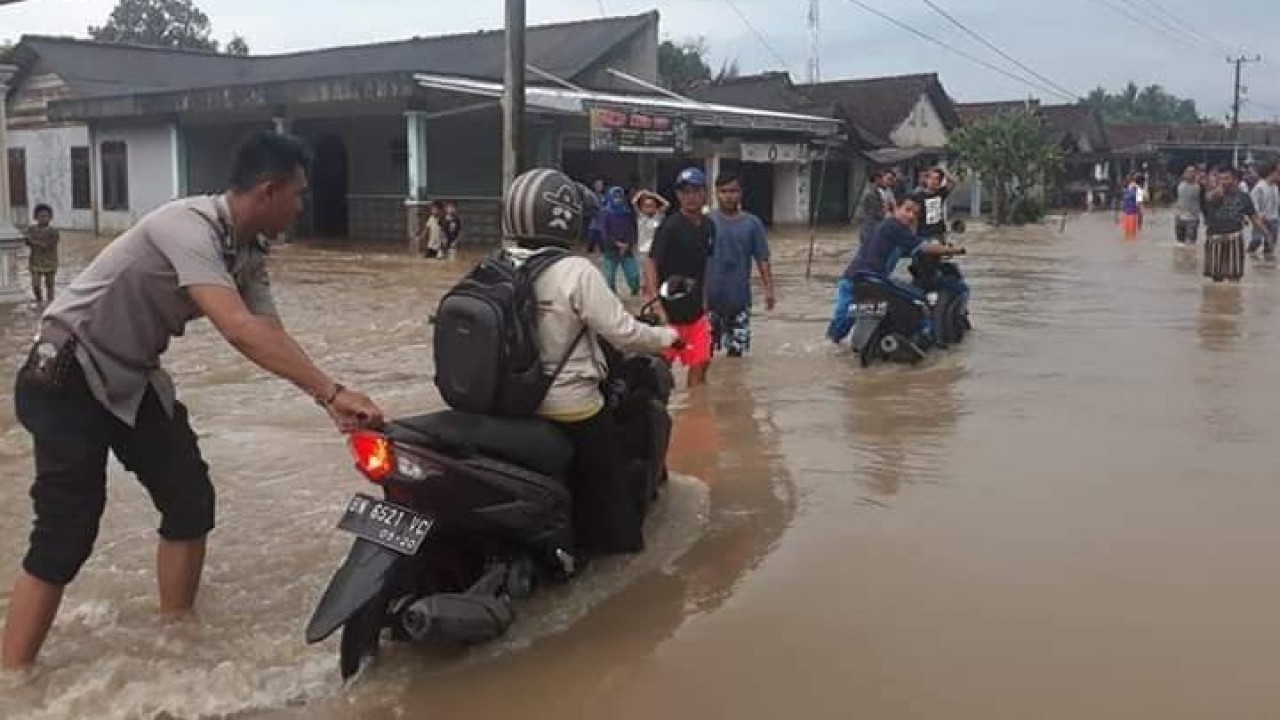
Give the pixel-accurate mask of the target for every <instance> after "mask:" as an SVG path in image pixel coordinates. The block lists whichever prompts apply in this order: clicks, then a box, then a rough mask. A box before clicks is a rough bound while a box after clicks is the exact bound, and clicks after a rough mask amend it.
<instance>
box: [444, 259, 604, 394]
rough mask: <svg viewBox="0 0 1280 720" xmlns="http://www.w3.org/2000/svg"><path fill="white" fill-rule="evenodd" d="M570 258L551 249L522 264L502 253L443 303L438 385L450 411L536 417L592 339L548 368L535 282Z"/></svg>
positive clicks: (456, 287) (471, 273)
mask: <svg viewBox="0 0 1280 720" xmlns="http://www.w3.org/2000/svg"><path fill="white" fill-rule="evenodd" d="M567 257H569V253H568V252H567V251H564V250H558V249H557V250H544V251H542V252H539V253H536V254H535V255H533V256H532V257H530V258H529V259H528V260H527V261H526V262H525V263H524V264H523V265H520V266H519V267H517V265H516V263H515V262H514V261H513V259H512V257H511V256H510V255H509V254H508V253H506V252H505V251H499V252H497V253H495V254H493V255H490V256H489V257H487V258H485V259H484V260H483V261H481V263H480V264H479V265H477V266H476V268H475V269H474V270H472V271H471V272H470V273H469V274H468V275H467V276H466V277H465V278H463V279H462V280H460V281H459V282H458V284H457V285H455V286H454V287H453V289H452V290H450V291H449V292H448V293H446V294H445V296H444V297H443V298H441V300H440V306H439V308H438V309H437V311H436V316H435V326H436V328H435V348H434V350H435V362H436V377H435V382H436V388H438V389H439V390H440V395H441V396H442V397H443V398H444V401H445V402H446V403H448V405H449V407H451V408H453V409H454V410H458V411H460V412H467V413H476V414H480V415H497V416H507V417H521V416H530V415H533V414H534V413H536V412H537V410H538V406H539V405H541V404H542V400H543V399H544V398H545V397H546V395H547V390H548V389H549V388H550V387H551V383H552V381H553V380H555V378H556V376H557V375H559V374H560V371H561V370H563V369H564V366H565V364H566V363H567V362H568V361H569V356H570V355H572V354H573V350H574V348H576V347H577V346H578V343H579V342H581V341H582V337H583V335H585V334H586V328H585V327H584V328H583V329H582V332H580V333H579V334H578V337H577V338H576V339H575V340H574V342H573V344H572V345H570V346H569V350H568V351H567V352H566V353H565V355H564V357H563V358H561V359H560V364H559V365H557V366H556V369H555V371H554V372H552V373H550V374H548V373H546V372H545V371H544V370H543V367H542V355H541V353H540V352H539V350H538V300H537V298H536V297H534V292H533V284H534V281H536V280H537V279H538V276H539V275H541V274H542V272H543V271H545V270H546V269H547V268H549V267H551V266H552V265H554V264H555V263H557V262H559V261H560V260H563V259H564V258H567Z"/></svg>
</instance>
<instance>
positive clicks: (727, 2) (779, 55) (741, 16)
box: [724, 0, 791, 72]
mask: <svg viewBox="0 0 1280 720" xmlns="http://www.w3.org/2000/svg"><path fill="white" fill-rule="evenodd" d="M724 4H725V5H728V6H729V9H730V10H732V11H733V12H734V14H735V15H737V16H738V19H740V20H742V24H743V25H746V26H747V29H748V30H750V31H751V32H753V33H755V36H756V37H757V38H758V39H759V40H760V44H761V45H764V47H765V49H766V50H768V51H769V54H771V55H773V59H774V60H777V61H778V64H779V65H781V66H782V67H783V68H785V69H786V70H787V71H788V72H790V70H791V63H788V62H787V60H786V58H784V57H782V53H780V52H778V51H777V49H775V48H774V47H773V45H772V44H771V43H770V42H769V39H768V38H766V37H765V36H764V33H762V32H760V30H759V29H758V28H757V27H756V26H755V25H754V24H753V23H752V22H751V20H750V19H749V18H748V17H747V16H746V15H745V14H744V13H743V12H742V10H740V9H739V8H738V5H737V4H736V3H735V2H733V0H724Z"/></svg>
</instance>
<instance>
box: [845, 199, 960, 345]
mask: <svg viewBox="0 0 1280 720" xmlns="http://www.w3.org/2000/svg"><path fill="white" fill-rule="evenodd" d="M920 208H921V205H920V200H919V198H917V197H916V196H908V197H906V198H904V199H903V200H902V201H901V202H900V203H898V206H897V207H896V208H894V211H893V214H892V215H890V216H889V217H887V218H885V220H884V222H882V223H880V226H879V227H878V228H876V231H875V232H874V233H872V235H871V238H870V239H869V240H868V241H867V242H864V243H862V244H861V245H859V246H858V252H857V254H856V255H854V258H853V261H852V262H850V263H849V266H848V267H847V268H845V271H844V274H843V275H842V276H841V278H840V284H839V286H838V289H837V292H836V305H835V308H834V310H833V312H832V317H831V324H830V325H829V326H828V328H827V338H828V339H830V340H831V341H832V342H837V343H838V342H840V341H841V340H843V339H844V338H845V336H847V335H848V334H849V331H850V330H852V329H853V317H852V316H851V315H850V312H849V310H850V308H851V306H852V305H853V302H854V300H855V298H854V284H855V281H856V280H857V279H858V278H859V276H871V277H876V278H882V279H885V280H887V281H889V282H890V283H892V284H893V285H894V286H895V287H897V288H899V289H900V290H902V291H903V293H905V294H908V295H919V294H920V291H919V290H917V289H916V288H915V287H912V286H911V285H910V284H908V283H904V282H900V281H898V280H894V279H893V277H892V276H893V270H894V268H896V267H897V265H898V261H899V260H902V259H904V258H908V257H914V256H915V255H916V254H917V253H921V254H925V255H936V256H940V257H945V256H947V255H951V254H953V253H955V252H956V249H955V248H954V247H952V246H951V245H947V244H944V243H937V242H927V241H926V240H925V239H924V238H922V237H920V236H919V235H917V234H915V233H914V232H913V231H912V228H913V227H915V224H916V221H917V220H918V219H919V217H920Z"/></svg>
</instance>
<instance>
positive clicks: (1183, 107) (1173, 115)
mask: <svg viewBox="0 0 1280 720" xmlns="http://www.w3.org/2000/svg"><path fill="white" fill-rule="evenodd" d="M1081 102H1082V103H1083V104H1085V105H1089V106H1091V107H1094V108H1097V109H1098V110H1099V111H1100V112H1101V113H1102V116H1103V118H1105V119H1107V120H1111V121H1115V122H1150V123H1183V124H1193V123H1197V122H1199V121H1200V113H1199V112H1198V111H1197V110H1196V101H1195V100H1189V99H1184V98H1180V97H1178V96H1176V95H1173V94H1172V93H1169V92H1167V91H1166V90H1165V89H1164V88H1163V87H1161V86H1160V85H1148V86H1147V87H1145V88H1141V89H1139V88H1138V86H1137V84H1136V83H1132V82H1131V83H1129V84H1128V85H1126V86H1125V87H1124V89H1122V90H1121V91H1120V92H1118V93H1115V94H1114V95H1113V94H1111V93H1109V92H1107V90H1106V89H1105V88H1101V87H1099V88H1095V89H1094V90H1093V92H1091V93H1089V96H1088V97H1087V98H1085V99H1084V100H1082V101H1081Z"/></svg>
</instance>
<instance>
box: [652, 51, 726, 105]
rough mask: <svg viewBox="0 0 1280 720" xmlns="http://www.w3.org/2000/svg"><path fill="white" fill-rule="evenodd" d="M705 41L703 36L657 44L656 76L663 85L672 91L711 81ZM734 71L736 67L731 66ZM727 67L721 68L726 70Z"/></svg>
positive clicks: (723, 70)
mask: <svg viewBox="0 0 1280 720" xmlns="http://www.w3.org/2000/svg"><path fill="white" fill-rule="evenodd" d="M706 58H707V41H706V40H704V39H703V38H694V39H686V40H682V41H680V42H679V43H674V42H672V41H670V40H664V41H662V44H661V45H659V46H658V77H659V79H660V81H661V83H662V85H663V87H665V88H667V89H668V90H672V91H674V92H688V91H689V90H690V89H692V88H694V87H696V86H698V85H701V84H705V83H709V82H711V78H712V76H711V66H710V65H708V64H707V60H706ZM733 69H734V71H735V72H736V67H735V68H733ZM728 70H729V67H728V66H726V67H725V68H724V69H722V71H721V72H722V73H723V72H727V71H728Z"/></svg>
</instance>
